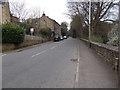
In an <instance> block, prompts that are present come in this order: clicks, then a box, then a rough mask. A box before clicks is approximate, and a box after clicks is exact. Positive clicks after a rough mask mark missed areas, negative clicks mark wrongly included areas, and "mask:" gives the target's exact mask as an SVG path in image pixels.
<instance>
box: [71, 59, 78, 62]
mask: <svg viewBox="0 0 120 90" xmlns="http://www.w3.org/2000/svg"><path fill="white" fill-rule="evenodd" d="M70 61H72V62H77V61H78V59H70Z"/></svg>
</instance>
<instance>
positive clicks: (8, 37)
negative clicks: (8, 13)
mask: <svg viewBox="0 0 120 90" xmlns="http://www.w3.org/2000/svg"><path fill="white" fill-rule="evenodd" d="M24 36H25V32H24V29H23V28H21V27H20V26H19V25H16V24H13V23H7V24H3V25H2V42H3V43H14V44H19V43H21V42H23V41H24Z"/></svg>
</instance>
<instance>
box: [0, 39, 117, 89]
mask: <svg viewBox="0 0 120 90" xmlns="http://www.w3.org/2000/svg"><path fill="white" fill-rule="evenodd" d="M76 59H77V60H76ZM2 72H3V73H2V79H3V80H2V87H3V88H117V87H118V78H117V73H116V72H114V71H113V70H112V69H111V67H110V66H109V65H108V63H107V62H105V61H104V60H103V59H102V58H101V57H99V56H98V54H96V52H95V51H93V50H92V49H91V48H88V46H87V45H86V44H85V43H83V42H82V41H80V40H78V39H73V38H68V39H66V40H63V41H60V42H52V41H51V42H47V43H44V44H40V45H35V46H32V47H29V48H25V49H21V50H17V51H13V52H9V53H6V54H2Z"/></svg>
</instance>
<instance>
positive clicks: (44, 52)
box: [32, 50, 47, 57]
mask: <svg viewBox="0 0 120 90" xmlns="http://www.w3.org/2000/svg"><path fill="white" fill-rule="evenodd" d="M46 51H47V50H44V51H42V52H40V53H37V54H35V55H32V57H35V56H38V55H40V54H43V53H45V52H46Z"/></svg>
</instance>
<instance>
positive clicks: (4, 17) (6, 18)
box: [0, 0, 11, 23]
mask: <svg viewBox="0 0 120 90" xmlns="http://www.w3.org/2000/svg"><path fill="white" fill-rule="evenodd" d="M0 7H1V9H2V11H1V12H2V14H0V18H1V19H0V21H1V22H0V23H7V22H10V21H11V16H10V8H9V2H8V0H4V1H0Z"/></svg>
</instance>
